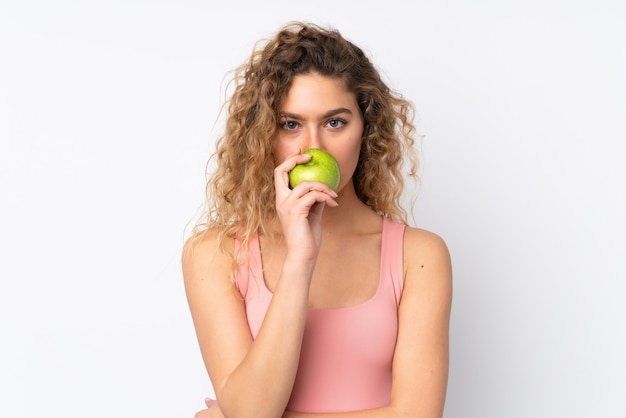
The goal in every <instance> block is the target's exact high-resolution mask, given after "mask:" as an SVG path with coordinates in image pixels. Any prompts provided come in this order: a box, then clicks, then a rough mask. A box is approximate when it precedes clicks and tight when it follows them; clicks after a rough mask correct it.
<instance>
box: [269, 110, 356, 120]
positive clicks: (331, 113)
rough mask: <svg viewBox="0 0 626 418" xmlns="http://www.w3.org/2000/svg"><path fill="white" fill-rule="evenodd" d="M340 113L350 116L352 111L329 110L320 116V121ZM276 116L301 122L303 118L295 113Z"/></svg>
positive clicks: (281, 113)
mask: <svg viewBox="0 0 626 418" xmlns="http://www.w3.org/2000/svg"><path fill="white" fill-rule="evenodd" d="M341 113H348V114H350V115H351V114H352V111H351V110H350V109H348V108H345V107H340V108H337V109H332V110H329V111H328V112H326V113H324V114H323V115H322V119H325V118H329V117H331V116H335V115H339V114H341ZM278 116H279V117H281V118H289V119H295V120H303V119H304V117H303V116H302V115H298V114H297V113H290V112H280V113H279V114H278Z"/></svg>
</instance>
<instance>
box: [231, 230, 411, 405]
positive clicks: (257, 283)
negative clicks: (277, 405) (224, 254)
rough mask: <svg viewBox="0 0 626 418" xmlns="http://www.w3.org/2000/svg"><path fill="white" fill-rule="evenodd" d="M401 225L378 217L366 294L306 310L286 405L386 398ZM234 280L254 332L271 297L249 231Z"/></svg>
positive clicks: (400, 260)
mask: <svg viewBox="0 0 626 418" xmlns="http://www.w3.org/2000/svg"><path fill="white" fill-rule="evenodd" d="M404 228H405V226H404V224H401V223H398V222H394V221H391V220H389V219H387V218H383V228H382V239H381V241H382V245H381V255H380V277H379V283H378V289H377V290H376V293H375V294H374V296H373V297H372V298H370V299H369V300H367V301H365V302H363V303H361V304H358V305H355V306H350V307H347V308H337V309H309V311H308V314H307V322H306V327H305V331H304V337H303V342H302V352H301V355H300V363H299V367H298V373H297V376H296V381H295V384H294V388H293V392H292V394H291V399H290V401H289V404H288V406H287V409H288V410H290V411H297V412H309V413H314V412H318V413H322V412H342V411H355V410H361V409H371V408H377V407H382V406H386V405H388V404H389V401H390V396H391V365H392V360H393V354H394V350H395V346H396V338H397V334H398V306H399V303H400V296H401V294H402V287H403V284H404V275H403V237H404ZM235 253H236V254H238V255H239V256H243V255H244V253H245V252H242V251H241V245H240V243H239V242H235ZM251 279H252V280H251ZM236 285H237V288H238V289H239V292H240V293H241V295H242V296H243V297H244V299H245V304H246V315H247V318H248V325H249V327H250V331H251V332H252V336H253V337H254V338H256V335H257V334H258V332H259V329H260V327H261V324H262V322H263V318H264V317H265V313H266V312H267V309H268V306H269V303H270V301H271V299H272V293H271V292H270V291H269V289H268V288H267V287H266V285H265V282H264V279H263V271H262V264H261V253H260V247H259V241H258V236H257V235H255V236H254V237H253V238H252V240H251V241H250V253H249V254H248V263H245V264H242V265H241V267H240V268H239V270H238V272H237V275H236Z"/></svg>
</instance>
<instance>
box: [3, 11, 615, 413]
mask: <svg viewBox="0 0 626 418" xmlns="http://www.w3.org/2000/svg"><path fill="white" fill-rule="evenodd" d="M211 3H213V2H210V1H200V0H196V1H192V0H177V1H173V0H170V1H167V0H161V1H152V2H149V1H138V0H131V1H121V0H115V1H98V2H75V1H69V0H57V1H54V2H46V1H42V0H40V1H20V2H17V1H12V2H11V1H8V0H3V1H0V57H1V58H0V60H1V64H0V196H1V197H0V211H1V216H0V325H1V331H0V332H1V335H2V343H1V344H0V353H1V355H0V385H2V387H1V388H0V389H1V392H0V394H1V395H0V397H1V398H2V401H0V416H3V417H35V416H53V417H84V416H89V417H190V416H192V415H193V413H194V412H195V411H196V410H198V409H199V408H201V407H202V405H203V401H202V400H203V398H204V396H205V395H206V394H210V393H211V389H210V387H209V382H208V379H207V378H206V375H205V372H204V370H203V365H202V362H201V359H200V355H199V352H198V349H197V345H196V341H195V336H194V333H193V329H192V325H191V319H190V317H189V314H188V310H187V306H186V302H185V299H184V294H183V289H182V283H181V275H180V270H179V252H180V247H181V243H182V239H183V232H184V228H185V224H186V222H187V221H188V220H189V219H190V218H191V217H192V216H193V214H194V211H195V210H196V208H197V206H198V205H199V204H200V203H201V199H202V188H203V180H204V177H203V176H204V174H203V169H204V162H205V160H206V158H207V157H208V155H209V150H210V147H211V145H212V140H213V139H214V132H213V131H212V124H213V121H214V119H215V117H216V115H217V110H218V106H219V103H220V100H221V96H220V87H221V83H222V79H223V77H224V75H225V74H226V72H227V71H228V70H230V69H232V68H233V67H234V66H236V65H237V64H239V63H240V62H242V61H243V60H244V59H245V58H246V56H247V55H248V53H249V52H250V48H251V47H252V44H253V43H254V41H256V40H257V39H258V38H260V37H262V36H265V35H269V34H271V33H272V32H273V31H274V30H275V29H276V28H277V27H278V26H279V25H280V24H282V23H284V22H286V21H287V20H291V19H305V20H311V21H315V22H317V23H322V24H332V25H335V26H337V27H338V28H339V29H340V30H341V31H342V32H343V33H344V35H346V36H347V37H349V38H350V39H352V40H354V41H355V42H356V43H358V44H359V45H361V46H363V47H364V49H365V50H366V51H367V52H368V53H369V54H370V55H371V56H372V58H373V60H374V61H375V62H376V63H377V64H378V66H379V67H380V68H381V70H382V71H383V72H384V74H385V76H386V77H387V79H388V80H389V82H390V83H391V85H392V86H393V87H394V88H396V89H398V90H400V91H402V92H403V93H404V95H405V96H406V97H407V98H409V99H411V100H412V101H414V103H415V104H416V107H417V109H418V127H419V130H420V132H422V133H424V134H425V139H424V142H423V180H424V184H423V188H422V191H421V193H420V195H419V199H418V204H417V207H416V210H415V224H416V225H418V226H420V227H423V228H426V229H430V230H433V231H435V232H437V233H439V234H440V235H442V236H443V237H444V238H445V239H446V241H447V242H448V244H449V246H450V249H451V251H452V255H453V259H454V271H455V299H454V308H453V319H452V328H451V333H452V349H451V351H452V352H451V354H452V359H451V360H452V361H451V374H450V385H449V392H448V404H447V409H446V417H447V418H503V417H506V418H522V417H523V418H542V417H546V418H548V417H550V418H552V417H569V418H573V417H581V418H583V417H584V418H588V417H603V418H613V417H614V418H617V417H621V418H623V417H625V416H626V401H624V393H626V379H625V378H624V376H626V362H625V361H624V354H623V353H625V352H626V336H625V333H626V332H625V329H626V327H625V325H624V318H626V304H625V303H624V300H625V295H626V285H625V284H624V281H625V280H624V279H626V267H625V266H624V261H625V259H626V245H625V244H624V237H626V222H625V216H624V213H626V192H625V188H624V186H623V181H624V179H626V169H625V167H626V164H625V163H624V161H623V150H624V141H625V140H626V124H625V123H624V120H625V115H626V83H625V82H624V74H626V47H625V45H626V43H624V39H626V25H624V22H625V21H626V5H625V4H624V2H623V1H620V0H615V1H609V0H599V1H590V0H589V1H565V0H562V1H556V0H553V1H535V0H532V1H523V2H522V1H519V2H502V1H495V0H494V1H489V0H478V1H473V2H463V1H448V2H427V1H415V2H411V3H409V2H401V1H399V0H396V1H393V0H387V1H380V0H371V1H363V0H360V1H356V0H355V1H351V2H332V1H326V0H323V1H322V0H321V1H317V2H308V3H306V4H297V5H296V4H294V2H287V1H284V2H278V1H263V2H261V1H258V2H257V1H247V2H244V4H240V3H236V2H229V3H224V4H220V5H212V4H211ZM405 3H406V4H405Z"/></svg>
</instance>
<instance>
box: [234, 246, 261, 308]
mask: <svg viewBox="0 0 626 418" xmlns="http://www.w3.org/2000/svg"><path fill="white" fill-rule="evenodd" d="M242 244H243V243H242V242H241V241H240V240H238V239H235V260H237V264H238V266H239V267H238V268H237V272H236V274H235V286H236V287H237V290H239V293H241V296H243V297H244V298H246V297H247V296H248V290H249V288H250V278H251V277H252V278H255V279H260V280H263V265H262V263H261V247H260V245H259V235H258V234H254V235H252V236H251V237H250V242H249V244H248V248H244V247H243V245H242ZM253 281H254V280H253ZM254 284H257V287H258V283H257V282H256V281H255V283H254ZM254 284H253V286H254Z"/></svg>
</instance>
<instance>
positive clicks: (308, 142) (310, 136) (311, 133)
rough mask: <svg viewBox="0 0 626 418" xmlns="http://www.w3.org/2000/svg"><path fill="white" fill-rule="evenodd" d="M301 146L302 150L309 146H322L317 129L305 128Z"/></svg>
mask: <svg viewBox="0 0 626 418" xmlns="http://www.w3.org/2000/svg"><path fill="white" fill-rule="evenodd" d="M301 148H302V150H303V151H304V150H307V149H310V148H320V149H321V148H322V141H321V136H320V133H319V132H318V130H317V129H307V130H306V134H305V135H304V138H303V141H302V144H301Z"/></svg>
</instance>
